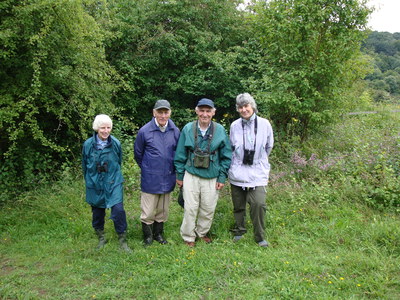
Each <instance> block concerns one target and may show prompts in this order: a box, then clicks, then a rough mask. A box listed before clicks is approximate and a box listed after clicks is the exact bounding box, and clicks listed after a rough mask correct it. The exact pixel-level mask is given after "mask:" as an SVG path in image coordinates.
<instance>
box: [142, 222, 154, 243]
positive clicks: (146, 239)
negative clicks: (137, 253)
mask: <svg viewBox="0 0 400 300" xmlns="http://www.w3.org/2000/svg"><path fill="white" fill-rule="evenodd" d="M142 230H143V243H144V245H145V246H150V245H151V244H152V243H153V224H150V225H147V224H146V223H142Z"/></svg>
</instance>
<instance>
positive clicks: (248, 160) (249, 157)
mask: <svg viewBox="0 0 400 300" xmlns="http://www.w3.org/2000/svg"><path fill="white" fill-rule="evenodd" d="M255 152H256V151H255V150H247V149H244V155H243V164H244V165H250V166H251V165H252V164H253V160H254V153H255Z"/></svg>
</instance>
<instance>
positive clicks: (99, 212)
mask: <svg viewBox="0 0 400 300" xmlns="http://www.w3.org/2000/svg"><path fill="white" fill-rule="evenodd" d="M105 216H106V209H105V208H100V207H94V206H92V226H93V228H94V229H95V230H104V223H105V221H104V218H105ZM110 219H111V220H113V221H114V228H115V231H116V232H117V233H118V234H120V233H124V232H125V231H126V228H127V223H126V213H125V209H124V204H123V202H120V203H118V204H115V205H114V206H112V207H111V216H110Z"/></svg>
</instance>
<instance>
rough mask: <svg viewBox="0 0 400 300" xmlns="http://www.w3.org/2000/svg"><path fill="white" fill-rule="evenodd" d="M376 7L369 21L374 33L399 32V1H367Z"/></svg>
mask: <svg viewBox="0 0 400 300" xmlns="http://www.w3.org/2000/svg"><path fill="white" fill-rule="evenodd" d="M369 5H370V6H371V5H373V6H375V7H376V9H375V11H374V12H373V13H372V15H371V16H370V19H369V23H368V24H369V27H370V28H371V29H372V30H375V31H388V32H391V33H394V32H400V0H369Z"/></svg>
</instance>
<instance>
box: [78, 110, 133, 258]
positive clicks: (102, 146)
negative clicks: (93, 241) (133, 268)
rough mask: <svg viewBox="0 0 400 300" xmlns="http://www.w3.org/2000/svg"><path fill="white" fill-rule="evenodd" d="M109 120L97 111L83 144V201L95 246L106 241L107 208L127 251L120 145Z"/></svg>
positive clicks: (122, 247)
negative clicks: (88, 208) (89, 210)
mask: <svg viewBox="0 0 400 300" xmlns="http://www.w3.org/2000/svg"><path fill="white" fill-rule="evenodd" d="M112 125H113V124H112V121H111V119H110V117H109V116H107V115H97V116H96V118H95V119H94V121H93V130H94V131H95V133H94V134H93V136H92V137H91V138H89V139H87V140H86V141H85V142H84V144H83V150H82V169H83V174H84V178H85V182H86V202H87V203H89V204H90V206H91V207H92V226H93V228H94V230H95V232H96V234H97V237H98V238H99V244H98V246H97V248H98V249H101V248H103V247H104V245H105V244H106V242H107V241H106V239H105V236H104V223H105V221H104V218H105V215H106V209H107V208H111V216H110V219H111V220H113V221H114V228H115V231H116V232H117V234H118V240H119V243H120V247H121V249H122V250H124V251H126V252H130V251H131V249H130V248H129V247H128V245H127V242H126V229H127V222H126V213H125V210H124V205H123V181H124V178H123V176H122V172H121V163H122V149H121V143H120V141H119V140H118V139H116V138H115V137H114V136H112V135H111V134H110V133H111V130H112Z"/></svg>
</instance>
